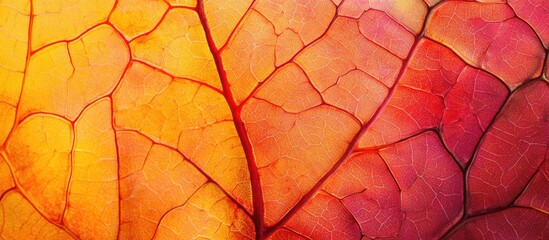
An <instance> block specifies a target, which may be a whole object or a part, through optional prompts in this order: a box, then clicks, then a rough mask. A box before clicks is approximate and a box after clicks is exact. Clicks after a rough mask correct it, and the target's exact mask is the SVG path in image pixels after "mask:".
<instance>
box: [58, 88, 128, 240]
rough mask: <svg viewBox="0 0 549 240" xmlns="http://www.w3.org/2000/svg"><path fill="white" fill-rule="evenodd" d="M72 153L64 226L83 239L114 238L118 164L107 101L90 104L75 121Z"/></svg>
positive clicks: (116, 231) (116, 223)
mask: <svg viewBox="0 0 549 240" xmlns="http://www.w3.org/2000/svg"><path fill="white" fill-rule="evenodd" d="M72 154H73V160H72V175H71V179H70V183H69V189H68V190H69V192H68V208H67V210H66V213H65V216H64V217H65V218H64V223H65V224H66V226H67V227H68V228H69V229H71V230H72V231H73V232H74V233H75V234H77V235H78V236H80V237H81V238H82V239H93V238H99V239H115V238H116V235H117V233H118V227H117V226H118V219H119V218H118V162H117V154H116V143H115V137H114V130H113V129H112V125H111V103H110V100H109V99H108V98H103V99H101V100H99V101H98V102H95V103H93V104H92V105H90V106H89V107H88V108H87V109H86V110H84V112H83V113H82V116H80V118H79V119H78V120H77V121H76V124H75V143H74V149H73V152H72Z"/></svg>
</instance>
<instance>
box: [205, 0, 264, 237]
mask: <svg viewBox="0 0 549 240" xmlns="http://www.w3.org/2000/svg"><path fill="white" fill-rule="evenodd" d="M196 9H197V12H198V16H199V18H200V22H201V23H202V26H203V28H204V33H205V35H206V40H207V42H208V46H209V48H210V51H211V53H212V56H213V58H214V61H215V66H216V68H217V72H218V74H219V79H220V80H221V85H222V87H223V96H224V97H225V99H226V101H227V103H228V105H229V108H230V109H231V113H232V116H233V122H234V125H235V128H236V131H237V133H238V136H239V138H240V141H241V143H242V148H243V149H244V154H245V156H246V160H247V163H248V171H249V174H250V183H251V188H252V199H253V200H252V201H253V208H254V211H253V219H252V220H253V222H254V225H255V233H256V238H257V239H263V234H264V231H265V226H264V218H265V215H264V211H265V209H264V205H263V191H262V189H261V180H260V177H259V171H258V168H257V165H256V163H255V156H254V154H253V148H252V144H251V142H250V139H249V137H248V135H247V131H246V126H245V125H244V123H243V122H242V118H241V112H240V111H239V110H238V106H237V104H236V103H235V101H234V97H233V95H232V92H231V90H230V84H229V82H228V80H227V74H226V73H225V70H224V69H223V61H222V59H221V55H220V52H218V51H217V49H216V47H215V43H214V40H213V37H212V33H211V31H210V29H209V27H208V19H207V18H206V13H205V10H204V1H198V2H197V8H196Z"/></svg>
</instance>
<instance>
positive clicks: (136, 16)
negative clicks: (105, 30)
mask: <svg viewBox="0 0 549 240" xmlns="http://www.w3.org/2000/svg"><path fill="white" fill-rule="evenodd" d="M168 7H169V6H168V4H167V3H166V2H164V1H151V0H119V1H118V4H117V5H116V7H115V9H114V11H113V13H112V16H111V18H110V22H111V23H112V24H113V25H114V26H115V27H116V28H117V29H119V30H120V32H122V34H124V36H125V37H126V39H132V38H134V37H136V36H137V35H139V34H143V33H145V32H147V31H150V30H152V29H153V28H154V27H155V26H156V24H157V23H158V21H160V18H161V17H162V15H164V13H165V12H166V11H167V10H168Z"/></svg>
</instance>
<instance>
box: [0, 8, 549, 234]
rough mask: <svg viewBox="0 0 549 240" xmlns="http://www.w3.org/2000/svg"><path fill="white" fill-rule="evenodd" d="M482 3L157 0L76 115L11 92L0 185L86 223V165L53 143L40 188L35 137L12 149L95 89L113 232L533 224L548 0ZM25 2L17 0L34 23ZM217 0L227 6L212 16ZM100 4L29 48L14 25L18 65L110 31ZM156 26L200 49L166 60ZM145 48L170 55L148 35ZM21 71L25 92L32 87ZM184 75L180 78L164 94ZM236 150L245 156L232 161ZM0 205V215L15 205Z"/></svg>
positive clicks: (546, 222) (544, 112)
mask: <svg viewBox="0 0 549 240" xmlns="http://www.w3.org/2000/svg"><path fill="white" fill-rule="evenodd" d="M31 2H32V1H31ZM486 2H490V3H486ZM495 2H498V1H485V2H482V3H481V2H471V1H436V0H425V1H420V0H418V1H411V0H410V1H408V2H406V1H394V2H393V1H381V0H372V1H358V0H356V1H353V0H347V1H328V0H326V1H318V2H316V1H282V0H278V1H256V2H250V3H249V4H247V3H244V1H243V2H242V3H243V4H241V6H235V7H234V9H229V10H227V9H226V8H223V7H220V6H221V5H223V4H225V3H224V2H222V1H202V0H198V2H197V5H196V6H195V7H189V6H183V7H181V6H175V5H170V6H169V7H167V9H166V10H165V12H164V13H162V14H158V17H157V18H159V19H158V21H159V22H158V23H157V24H156V25H154V26H152V27H151V29H150V30H149V31H146V32H143V33H140V34H139V35H137V36H133V37H132V39H133V40H132V39H129V40H128V39H124V41H123V42H124V44H126V45H128V46H135V45H139V47H140V48H139V51H142V52H140V53H139V54H142V56H141V55H139V54H137V55H136V52H138V51H136V50H132V48H128V49H129V50H128V49H124V51H130V52H131V51H134V52H131V54H129V55H130V57H131V58H132V59H130V60H129V61H128V62H127V63H124V64H125V68H124V71H123V76H121V77H120V76H116V79H115V81H114V82H113V87H112V89H111V90H102V92H101V93H100V94H96V95H97V96H95V95H93V96H92V95H89V96H88V95H86V96H85V97H82V98H83V99H84V98H85V99H84V100H82V101H81V105H82V106H83V107H82V109H79V108H80V107H81V106H76V107H75V106H71V107H74V109H72V110H73V111H74V110H75V109H77V108H78V111H79V113H76V112H71V114H69V115H70V116H65V115H67V113H66V111H65V113H61V112H48V111H49V110H48V111H44V112H42V111H41V110H40V109H39V110H40V111H39V110H35V109H31V110H29V112H18V111H19V109H20V108H22V109H25V107H26V106H25V101H21V100H20V102H18V103H17V104H18V105H21V106H23V107H20V106H17V107H16V113H15V116H17V118H16V120H15V121H14V127H13V129H14V130H13V129H12V130H11V132H10V133H9V135H8V136H7V139H8V140H7V141H6V143H5V144H4V145H3V146H2V148H1V149H0V150H1V151H2V155H0V177H3V178H2V179H4V178H5V179H9V181H5V183H1V184H0V190H1V191H2V192H1V195H0V196H2V198H0V199H2V201H1V202H0V203H2V204H8V203H11V202H17V203H18V204H19V203H22V204H19V207H20V208H21V209H23V210H25V211H26V212H29V213H28V215H29V216H32V217H33V218H35V219H39V220H41V221H38V220H36V222H38V223H39V224H42V225H47V224H49V225H47V226H48V227H51V228H54V229H57V230H58V231H60V232H61V233H67V234H68V235H70V236H72V237H74V238H89V237H90V236H92V235H93V234H91V233H90V231H91V230H89V229H92V228H93V227H94V226H85V225H83V224H81V223H79V222H76V221H75V220H74V219H76V218H77V217H74V215H75V214H73V213H72V216H71V217H70V218H72V220H71V219H70V218H69V219H68V220H67V216H70V215H71V214H69V215H67V213H71V211H76V210H75V209H74V208H75V207H74V206H77V205H78V204H80V202H78V201H79V198H78V197H76V198H75V197H74V196H73V195H71V193H70V188H71V186H73V181H75V179H76V178H75V176H73V172H74V173H78V175H82V176H80V178H82V179H84V178H85V177H83V175H86V172H85V171H82V170H80V171H73V168H75V167H78V166H76V165H78V164H75V161H74V159H73V156H72V155H70V154H68V155H67V158H68V159H69V160H70V166H68V167H67V168H70V171H68V172H63V173H64V174H66V175H67V177H66V178H67V179H66V181H65V180H62V181H60V182H61V183H60V184H59V185H63V189H60V188H55V189H50V188H45V189H46V190H45V191H42V189H36V188H37V187H36V186H38V185H37V184H39V183H37V182H36V180H37V179H39V180H41V179H44V180H43V182H46V181H49V180H50V179H51V176H50V175H48V174H42V175H34V176H32V174H34V172H33V171H38V170H36V169H40V167H43V166H37V165H36V164H34V163H33V162H32V160H34V159H38V160H40V159H42V158H41V157H42V156H41V155H40V154H42V153H41V152H34V149H32V151H31V150H28V149H27V148H29V146H27V145H25V142H26V140H25V138H26V137H27V135H30V133H28V132H29V131H28V129H25V124H29V123H28V122H31V121H26V120H27V119H32V117H35V116H36V115H38V116H40V117H42V118H44V119H46V118H48V117H51V118H52V119H53V118H54V119H55V121H57V122H55V121H53V120H52V121H50V122H53V123H42V124H45V125H46V126H50V125H55V124H58V125H62V124H64V123H66V125H67V126H66V127H67V128H71V130H72V128H75V127H76V126H77V125H78V124H77V123H78V121H79V118H80V117H81V115H82V113H83V112H84V111H85V109H88V108H91V107H93V106H94V105H95V103H96V102H99V101H101V100H105V99H108V102H109V103H108V104H106V105H105V108H110V109H111V110H112V116H111V114H110V113H109V116H108V118H112V119H110V120H111V121H110V123H111V124H112V126H109V127H112V128H109V131H112V132H109V136H110V135H113V136H112V138H113V140H114V141H115V146H114V147H115V151H113V152H114V154H115V155H116V160H117V164H118V165H117V166H116V167H117V171H118V175H117V176H115V177H113V178H115V180H116V181H117V184H113V186H114V185H117V188H116V189H118V191H119V192H118V199H116V200H118V203H119V204H115V205H116V206H117V207H118V209H117V210H118V214H119V215H118V226H116V229H117V230H116V231H117V232H116V231H115V230H113V231H111V232H112V233H113V234H111V236H109V237H114V232H116V233H117V236H116V238H117V239H126V238H128V239H129V238H132V239H133V238H136V239H147V238H151V237H157V238H175V237H180V236H184V237H196V236H202V235H204V236H206V235H205V234H206V233H205V232H207V234H212V236H215V237H219V238H235V239H245V238H256V239H267V238H270V239H377V238H390V239H437V238H445V239H485V238H488V239H536V238H538V239H545V238H549V214H548V213H549V191H547V186H549V84H548V75H549V68H548V67H547V65H549V58H548V57H547V56H548V54H547V53H548V51H547V47H548V45H549V25H547V22H548V21H549V10H548V9H549V3H548V2H547V1H543V0H532V1H518V0H516V1H511V0H510V1H508V3H495ZM410 3H411V4H410ZM166 4H167V3H166ZM168 5H169V4H168ZM212 9H213V10H212ZM214 10H215V11H214ZM33 11H34V10H33V6H32V4H31V7H30V12H29V13H30V15H31V17H30V18H29V22H30V23H29V24H30V25H31V27H32V24H33V21H34V20H35V18H36V16H34V15H33ZM216 11H220V12H223V11H228V12H224V13H225V14H232V15H230V16H229V15H226V16H227V19H226V22H223V21H221V20H220V19H219V16H220V14H222V13H219V12H216ZM231 11H233V12H231ZM111 15H112V13H111ZM180 15H181V16H185V17H184V18H182V19H181V21H183V20H185V21H189V22H191V23H192V24H190V25H192V27H196V28H193V29H191V30H189V32H188V35H185V36H184V37H183V36H179V35H177V34H178V33H179V31H180V30H182V29H184V30H188V29H187V28H181V25H177V24H176V25H170V24H173V22H170V21H174V20H173V19H179V17H181V16H180ZM160 16H161V17H160ZM110 21H112V20H106V21H105V22H102V23H98V24H96V25H94V26H91V27H90V28H89V29H88V30H86V31H84V32H82V33H81V34H80V35H78V36H77V37H75V38H74V39H67V40H59V41H55V42H52V43H48V44H45V46H42V47H40V48H39V49H31V48H30V47H31V46H32V45H31V41H29V42H28V48H29V49H28V54H27V64H26V65H30V64H29V62H30V61H31V58H33V57H34V56H37V54H40V53H41V52H42V51H45V50H48V49H49V48H50V47H52V46H55V45H56V44H66V43H73V42H78V41H81V38H82V37H84V36H86V35H87V34H88V33H89V32H92V29H96V28H100V27H101V26H103V27H105V28H108V29H112V31H113V32H114V33H113V36H115V37H116V38H117V39H118V38H119V39H123V38H124V34H122V33H121V32H120V30H118V29H116V28H115V24H113V23H111V22H110ZM178 21H179V20H177V21H174V22H178ZM163 24H164V25H163ZM160 26H161V27H160ZM197 26H198V27H197ZM220 26H222V27H221V28H223V27H224V28H226V29H225V30H226V31H221V32H220V30H219V29H220ZM31 27H29V31H28V32H29V37H31V33H32V31H31V30H33V29H31ZM184 27H188V26H184ZM159 29H160V30H159ZM174 29H175V30H174ZM34 31H36V30H34ZM161 31H166V32H165V33H166V34H174V36H176V37H175V38H176V39H179V40H181V39H183V38H185V37H187V38H190V39H187V40H189V42H192V43H196V42H201V41H202V42H201V43H202V44H204V46H203V47H204V48H202V50H204V51H199V50H196V49H199V48H192V50H193V51H194V50H196V52H194V53H192V51H191V54H188V52H185V54H188V55H189V56H191V55H192V56H195V55H193V54H196V56H198V57H197V59H198V60H203V59H202V58H208V60H207V61H206V63H204V66H202V67H204V68H203V69H204V71H203V72H200V71H198V72H193V71H190V72H191V73H192V74H190V73H189V72H186V71H188V70H189V69H187V68H185V67H186V66H178V67H175V68H174V67H173V65H171V68H170V67H165V65H164V64H168V63H166V62H167V61H168V60H166V59H167V58H171V57H173V56H171V55H170V54H171V52H170V51H168V50H166V49H168V48H169V47H173V46H172V45H171V44H173V42H171V41H167V43H166V42H162V41H163V40H165V39H161V37H159V36H161V35H162V34H159V32H161ZM155 34H156V35H155ZM189 36H190V37H189ZM195 38H196V39H195ZM159 39H160V40H159ZM31 40H32V39H31ZM173 40H174V42H175V39H173ZM156 41H157V42H156ZM82 42H84V41H82ZM148 44H152V45H153V47H151V48H149V47H150V46H149V45H148ZM162 44H164V45H166V46H160V45H162ZM191 45H192V44H191ZM164 47H166V49H164ZM195 47H196V46H195ZM206 48H207V49H206ZM151 49H153V50H151ZM155 49H156V50H158V49H160V50H161V51H162V54H166V55H160V54H159V55H155V54H150V55H149V52H147V51H154V50H155ZM160 50H158V51H160ZM170 50H174V51H176V50H180V49H177V47H174V48H173V49H170ZM164 51H165V52H164ZM166 52H167V53H166ZM70 54H71V53H70V52H69V57H68V58H69V60H70V64H71V65H73V66H74V64H75V63H73V56H71V55H70ZM138 55H139V56H138ZM159 56H160V57H159ZM74 57H78V56H74ZM178 57H179V56H175V57H173V59H175V60H173V59H171V60H173V61H177V60H178ZM186 57H188V56H186ZM209 57H211V59H209ZM141 58H143V59H141ZM147 58H148V59H147ZM197 59H193V60H197ZM186 63H188V64H190V65H192V64H193V63H195V62H192V61H191V62H186ZM208 64H210V65H208ZM206 65H208V66H206ZM205 66H206V67H205ZM164 68H165V69H164ZM208 69H210V70H211V69H213V70H215V71H213V72H208ZM194 70H196V69H194ZM28 71H29V70H27V67H26V66H25V71H24V73H25V74H26V73H27V72H28ZM121 74H122V73H121ZM178 74H181V75H182V76H178ZM205 76H207V77H205ZM202 77H204V78H207V79H201V78H202ZM212 79H215V80H216V81H217V80H218V81H219V83H217V82H212V81H213V80H212ZM25 80H27V81H28V76H25ZM152 80H154V82H148V83H147V84H145V83H143V82H144V81H152ZM28 84H29V83H28V82H27V87H26V88H25V87H22V90H21V91H22V92H23V91H24V90H26V91H28V90H29V89H28V88H29V86H31V87H30V88H31V89H30V90H31V91H34V90H36V89H32V85H28ZM172 84H173V85H172ZM145 86H146V87H147V88H146V87H145ZM173 89H176V90H177V91H175V90H173ZM189 89H192V92H193V94H194V95H193V96H187V95H186V96H183V97H188V100H187V101H186V102H185V101H180V102H178V101H177V100H178V99H176V98H177V97H182V96H179V95H177V94H181V93H182V92H183V91H189V92H191V91H190V90H189ZM67 91H69V92H70V89H69V90H67ZM155 91H156V92H155ZM151 92H152V93H151ZM174 92H176V93H174ZM188 95H191V94H188ZM21 96H24V97H20V98H23V99H28V98H29V97H30V98H32V96H30V95H28V94H27V95H25V94H21ZM73 97H74V96H73ZM124 97H128V98H129V99H130V100H127V99H124ZM92 98H96V99H92ZM75 99H80V98H79V97H78V96H77V97H75ZM90 99H91V100H90ZM171 100H173V101H171ZM193 101H196V102H193ZM181 102H185V103H181ZM219 102H223V104H219ZM189 103H192V104H189ZM139 104H141V105H139ZM186 104H189V105H192V106H189V105H186ZM193 104H195V105H193ZM107 105H109V106H107ZM138 105H139V106H138ZM221 105H222V106H221ZM128 106H130V107H128ZM220 106H221V107H220ZM163 107H165V109H164V108H163ZM169 107H171V108H169ZM37 108H38V107H37ZM134 108H135V109H139V110H142V109H145V110H143V112H138V111H137V110H134ZM166 109H174V110H173V111H164V110H166ZM213 109H215V110H213ZM224 110H226V113H225V114H224V115H223V114H220V116H217V115H215V116H214V115H208V114H209V111H211V112H215V111H218V112H215V113H219V112H223V111H224ZM31 111H32V112H31ZM52 111H53V110H52ZM132 111H135V112H132ZM125 112H130V113H131V114H134V115H131V116H132V117H133V118H132V117H127V118H126V119H125V118H124V117H123V114H124V113H125ZM187 113H189V114H187ZM191 113H192V114H191ZM193 114H195V115H193ZM27 115H28V116H27ZM136 116H137V117H136ZM135 118H141V119H135ZM128 119H129V120H128ZM50 120H51V119H50ZM41 121H45V120H41ZM170 121H171V122H170ZM36 122H38V121H36ZM59 122H61V123H59ZM151 122H153V124H150V123H151ZM31 123H33V124H34V122H31ZM48 124H50V125H48ZM124 124H127V125H128V126H130V127H127V126H125V125H124ZM147 124H150V125H147ZM155 124H156V125H155ZM170 124H172V125H170ZM193 124H194V125H193ZM216 124H220V125H223V126H222V127H220V125H216ZM107 125H109V124H107ZM187 125H188V126H187ZM31 126H34V125H31ZM135 126H137V127H135ZM151 126H152V127H151ZM173 126H176V127H173ZM197 126H198V127H197ZM170 127H171V128H170ZM44 128H46V127H44ZM166 128H167V130H166ZM21 129H23V130H21ZM31 129H32V128H31ZM71 130H67V132H70V131H71ZM81 131H86V129H82V130H81ZM176 131H177V133H176V134H174V132H176ZM232 131H234V135H231V134H233V132H232ZM21 132H22V133H21ZM54 132H55V131H53V130H51V129H50V132H45V133H44V136H42V138H44V139H46V140H44V141H43V142H47V138H48V137H50V135H53V134H54ZM23 133H24V134H23ZM71 134H73V135H72V137H73V138H74V133H72V132H71ZM67 136H69V134H67ZM216 137H219V138H216ZM67 138H68V137H67ZM73 138H70V140H72V141H75V142H77V141H76V140H73ZM89 138H93V137H89ZM14 139H15V140H14ZM223 144H228V145H223ZM73 145H74V144H73ZM212 146H213V147H212ZM48 147H49V145H48ZM69 147H70V146H69ZM114 147H113V148H114ZM59 148H61V147H59ZM72 148H74V146H73V147H72ZM21 149H24V150H25V149H26V150H25V154H27V155H24V154H21V153H20V152H21V151H22V150H21ZM234 149H237V150H239V151H240V152H238V151H237V154H235V155H234V156H232V155H230V154H232V153H234V152H232V151H233V150H234ZM46 150H47V151H46V153H48V151H49V150H51V151H52V152H56V151H57V149H56V148H55V146H54V147H52V148H51V149H46ZM18 151H19V152H18ZM75 151H76V150H75V149H71V154H72V152H75ZM226 152H228V153H226ZM238 154H241V155H242V156H239V155H238ZM69 155H70V157H69ZM36 156H38V157H36ZM224 157H226V158H224ZM212 159H213V160H212ZM216 159H223V160H225V161H220V162H219V161H218V162H216ZM238 159H244V160H242V162H241V163H242V165H236V166H237V167H235V165H231V164H233V163H234V162H238ZM233 161H234V162H233ZM73 165H74V166H73ZM113 166H114V165H113ZM45 168H46V169H47V166H46V167H45ZM59 168H61V167H59ZM243 169H244V170H243ZM111 170H112V169H111ZM59 171H62V170H59ZM29 179H30V180H29ZM82 179H81V181H82V182H86V181H85V179H84V180H82ZM90 179H93V178H91V177H90ZM227 179H230V180H231V181H232V182H227ZM90 181H91V180H90ZM113 181H114V180H113ZM65 182H68V183H67V184H65ZM113 189H114V188H113ZM58 192H62V193H63V194H58ZM46 194H50V195H51V196H56V198H53V197H49V198H46ZM92 194H94V193H92ZM70 196H73V198H71V197H70ZM69 200H70V201H76V203H75V204H70V201H69ZM116 200H115V201H114V202H116ZM98 204H99V203H98ZM71 205H73V206H71ZM2 207H4V206H3V205H2ZM71 207H72V208H71ZM52 209H53V210H52ZM0 210H1V209H0ZM12 210H13V209H11V208H10V211H4V210H2V211H1V212H0V213H1V214H0V216H3V214H10V216H16V214H14V213H13V212H14V211H12ZM111 210H112V209H111ZM37 213H38V214H37ZM33 214H34V215H33ZM82 215H84V214H82ZM97 215H100V213H97ZM87 217H89V218H93V217H95V213H93V214H90V215H87ZM2 220H3V219H2ZM95 220H96V219H93V221H95ZM111 220H112V219H111ZM90 221H91V220H90ZM98 221H99V220H98ZM216 221H217V222H216ZM14 223H15V221H14ZM217 223H219V224H217ZM2 224H4V222H2ZM17 224H19V223H18V222H17ZM216 224H217V225H216ZM50 225H51V226H50ZM106 225H108V224H106ZM2 226H3V225H2ZM10 227H12V226H11V225H10ZM23 227H28V226H23ZM107 227H108V226H107ZM191 227H192V228H193V229H192V231H194V232H192V233H191V230H188V229H187V228H191ZM216 227H217V228H219V229H221V230H219V231H217V230H216V229H214V228H216ZM113 228H114V227H113ZM113 228H111V230H112V229H113ZM10 229H11V228H10ZM2 231H3V230H2V228H0V233H1V234H4V232H2ZM25 231H30V230H28V228H25ZM187 231H189V232H187ZM186 234H194V235H193V236H187V235H186ZM9 236H15V235H9ZM208 237H210V235H208Z"/></svg>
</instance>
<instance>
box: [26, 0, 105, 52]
mask: <svg viewBox="0 0 549 240" xmlns="http://www.w3.org/2000/svg"><path fill="white" fill-rule="evenodd" d="M114 2H115V0H103V1H95V0H63V1H59V0H33V4H34V5H33V7H34V20H33V21H34V22H33V26H32V39H31V40H32V41H31V42H32V49H33V50H36V49H38V48H40V47H42V46H44V45H46V44H49V43H52V42H56V41H61V40H68V39H72V38H75V37H77V36H78V35H80V34H82V33H83V32H84V31H86V30H88V29H89V28H91V27H92V26H94V25H97V24H99V23H102V22H104V21H106V20H107V18H108V16H109V14H110V12H111V9H112V8H113V6H114Z"/></svg>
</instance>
